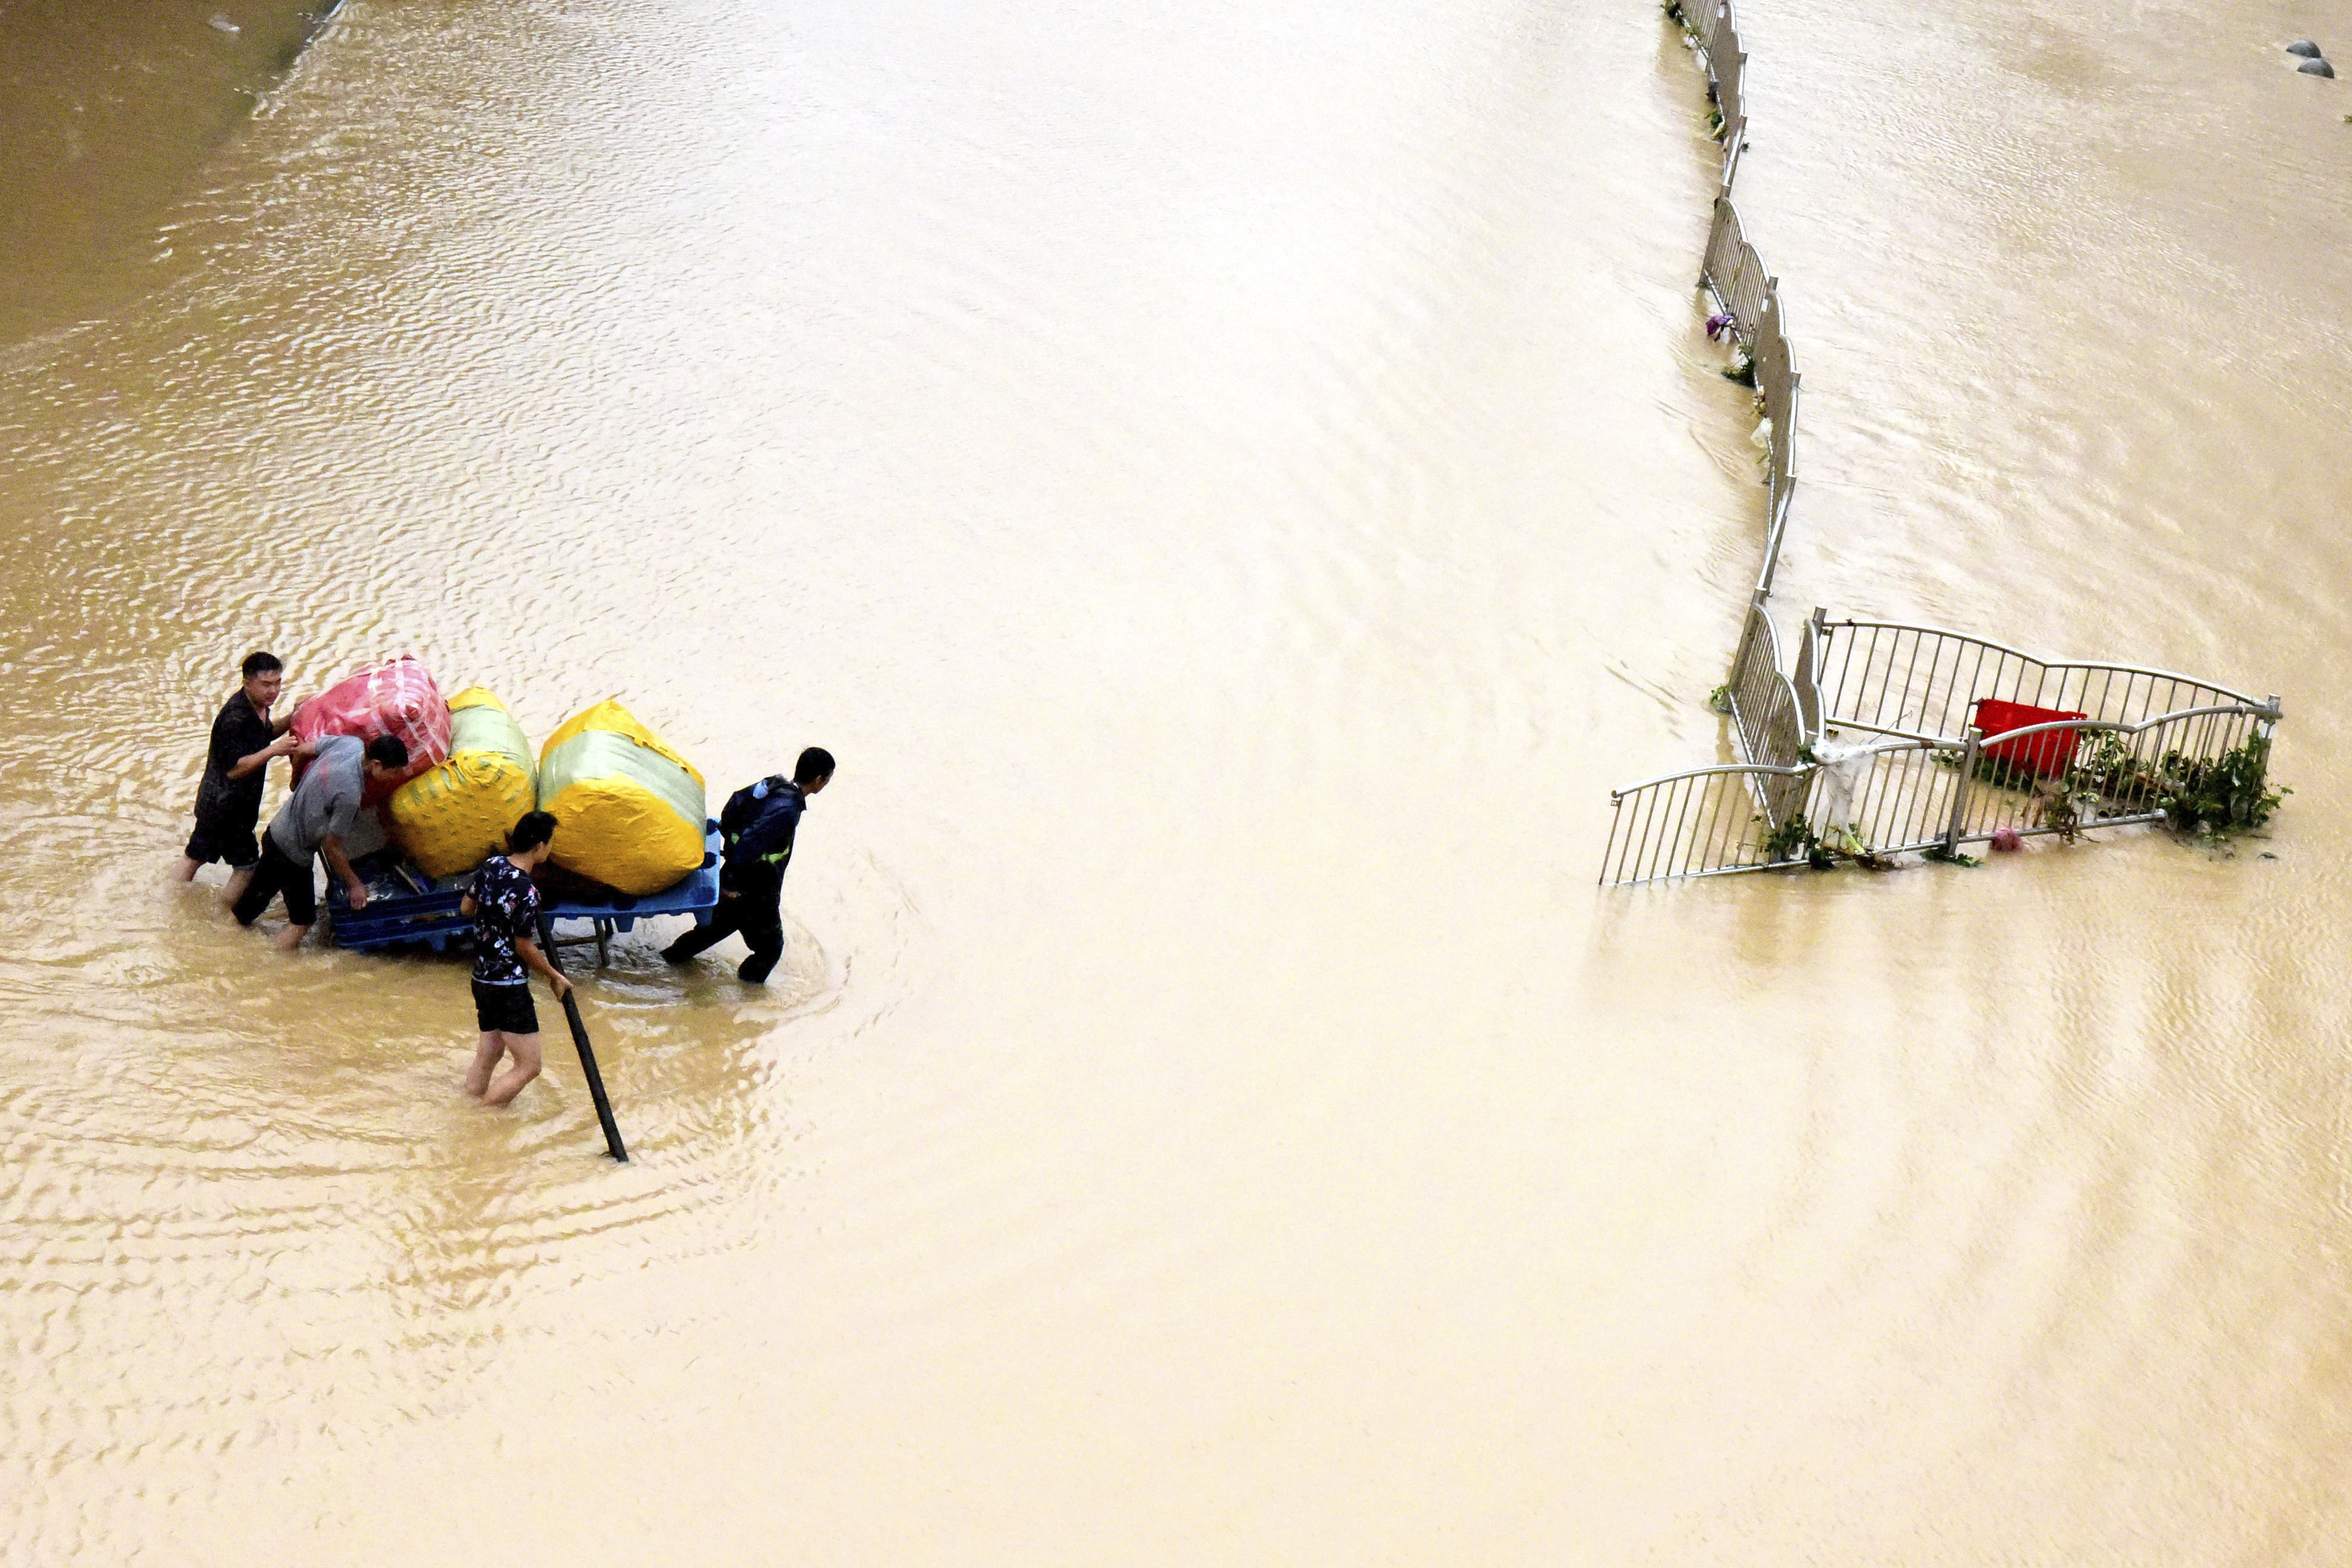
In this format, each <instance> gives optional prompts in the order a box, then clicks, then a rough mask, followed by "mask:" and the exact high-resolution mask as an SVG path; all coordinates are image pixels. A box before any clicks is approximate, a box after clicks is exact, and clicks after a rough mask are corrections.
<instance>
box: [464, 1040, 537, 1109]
mask: <svg viewBox="0 0 2352 1568" xmlns="http://www.w3.org/2000/svg"><path fill="white" fill-rule="evenodd" d="M500 1052H504V1053H505V1054H507V1055H509V1056H511V1057H513V1058H514V1064H513V1065H512V1066H510V1067H509V1068H508V1069H507V1070H506V1071H504V1072H501V1073H499V1076H498V1079H497V1081H496V1082H490V1069H491V1068H493V1067H495V1066H497V1065H498V1061H499V1054H500ZM539 1066H540V1055H539V1036H538V1035H537V1034H535V1033H534V1034H508V1033H506V1032H504V1031H503V1030H501V1031H499V1032H498V1033H496V1034H485V1035H483V1036H482V1045H481V1049H480V1050H479V1051H476V1052H475V1053H474V1066H473V1071H469V1072H467V1074H466V1092H467V1093H468V1094H478V1095H480V1096H481V1098H482V1103H483V1104H485V1105H503V1104H505V1103H508V1102H509V1101H510V1100H512V1099H513V1098H514V1097H515V1096H516V1095H518V1094H520V1093H521V1092H522V1088H523V1085H524V1084H526V1083H528V1082H530V1081H531V1080H532V1079H534V1078H536V1077H538V1076H539ZM475 1073H479V1074H480V1075H481V1077H482V1081H483V1082H484V1083H485V1085H486V1087H484V1088H481V1089H477V1088H475V1087H474V1082H475Z"/></svg>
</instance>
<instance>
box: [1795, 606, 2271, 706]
mask: <svg viewBox="0 0 2352 1568" xmlns="http://www.w3.org/2000/svg"><path fill="white" fill-rule="evenodd" d="M1816 624H1818V625H1819V626H1820V627H1821V628H1822V630H1823V631H1825V632H1838V631H1851V632H1913V633H1915V634H1916V635H1918V636H1922V637H1940V638H1943V639H1944V640H1946V641H1947V642H1952V643H1967V644H1969V646H1971V647H1977V648H1988V649H1990V650H1991V651H1992V652H1993V653H2006V654H2008V655H2009V656H2010V657H2011V658H2012V659H2017V660H2020V661H2021V662H2023V663H2025V664H2036V665H2039V666H2040V667H2041V668H2042V669H2045V670H2096V671H2099V672H2101V673H2102V674H2118V675H2143V676H2146V677H2147V679H2149V680H2152V681H2173V682H2177V683H2179V685H2184V686H2197V687H2200V688H2201V689H2202V690H2205V691H2209V692H2218V693H2220V694H2221V695H2222V696H2225V697H2229V698H2231V699H2232V700H2234V701H2237V702H2242V703H2243V704H2245V705H2246V706H2248V707H2250V708H2252V709H2254V710H2255V711H2256V712H2258V713H2259V714H2261V716H2263V717H2264V718H2268V719H2271V720H2273V721H2275V720H2277V719H2278V718H2280V717H2281V716H2283V715H2282V711H2281V708H2280V705H2279V699H2278V698H2277V696H2275V695H2272V696H2269V697H2257V696H2253V695H2250V694H2248V693H2245V692H2242V691H2236V690H2233V689H2232V688H2231V687H2229V686H2225V685H2221V683H2219V682H2218V681H2209V680H2206V679H2205V678H2204V677H2203V676H2201V675H2184V674H2180V673H2179V671H2178V670H2159V669H2158V668H2156V667H2155V666H2154V665H2151V664H2118V663H2116V661H2114V660H2112V659H2045V658H2043V657H2042V655H2041V654H2039V653H2027V652H2026V651H2025V650H2024V649H2022V648H2017V647H2012V646H2011V645H2010V644H2009V643H1996V642H1994V641H1993V640H1992V639H1991V638H1990V637H1978V636H1973V635H1971V634H1970V633H1969V632H1950V631H1947V630H1945V629H1944V628H1943V627H1941V626H1920V625H1916V624H1914V623H1912V622H1905V621H1855V620H1852V619H1848V620H1844V621H1827V620H1824V621H1821V622H1816Z"/></svg>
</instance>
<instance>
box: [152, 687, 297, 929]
mask: <svg viewBox="0 0 2352 1568" xmlns="http://www.w3.org/2000/svg"><path fill="white" fill-rule="evenodd" d="M285 678H286V677H285V674H284V670H283V667H282V666H281V665H280V664H278V659H277V656H276V655H275V654H271V653H248V654H247V655H246V658H245V686H244V688H243V689H242V690H240V691H239V692H238V693H237V694H236V695H235V696H233V697H231V698H229V699H228V701H227V702H226V703H225V704H223V705H222V706H221V710H220V716H219V717H217V718H215V719H214V720H213V738H212V746H211V748H210V750H209V751H208V752H207V753H206V755H205V777H204V781H203V782H202V783H200V784H198V785H197V786H196V831H194V832H193V833H191V834H189V835H188V847H187V849H186V850H185V851H184V852H183V853H182V854H181V856H180V863H179V866H178V867H177V869H176V870H174V871H173V875H174V876H176V877H177V878H178V879H179V880H180V881H182V882H193V881H194V880H195V875H196V868H197V867H198V866H202V865H209V864H210V863H211V862H214V861H226V862H228V867H229V877H228V887H227V890H226V895H227V898H228V901H229V902H230V903H231V904H234V903H236V899H237V895H238V894H241V893H243V892H244V891H245V887H246V883H249V882H251V881H252V880H253V868H254V865H255V863H256V862H258V861H259V860H260V859H261V846H260V845H259V844H258V843H257V842H256V841H255V840H254V836H253V825H254V823H256V822H257V821H260V820H261V787H262V784H263V783H264V781H265V780H266V779H267V777H268V772H269V759H270V758H273V757H284V756H287V755H288V754H289V753H290V752H292V751H293V749H294V746H295V741H294V737H292V736H290V735H289V734H287V733H286V727H287V725H288V724H289V722H290V721H291V720H292V718H293V714H292V712H291V710H290V709H289V712H288V714H287V716H286V717H284V718H278V719H273V718H271V717H270V716H269V709H270V707H271V706H272V705H273V704H275V703H276V702H277V701H278V687H279V686H280V685H282V684H283V683H284V681H285Z"/></svg>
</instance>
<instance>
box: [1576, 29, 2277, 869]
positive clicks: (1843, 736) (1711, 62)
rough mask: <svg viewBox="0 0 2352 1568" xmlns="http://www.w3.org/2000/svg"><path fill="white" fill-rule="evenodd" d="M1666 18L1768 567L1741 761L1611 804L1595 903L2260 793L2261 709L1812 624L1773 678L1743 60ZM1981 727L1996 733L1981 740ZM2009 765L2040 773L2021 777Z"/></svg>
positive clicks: (1736, 663)
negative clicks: (1694, 145)
mask: <svg viewBox="0 0 2352 1568" xmlns="http://www.w3.org/2000/svg"><path fill="white" fill-rule="evenodd" d="M1669 14H1670V15H1671V16H1674V17H1675V19H1676V20H1677V21H1679V22H1680V23H1681V25H1682V26H1683V29H1684V31H1685V34H1686V35H1687V36H1688V37H1689V39H1690V41H1691V44H1692V47H1693V48H1694V49H1695V50H1696V53H1697V55H1698V57H1699V63H1700V65H1701V66H1702V67H1703V68H1704V69H1705V70H1706V81H1707V96H1708V99H1710V100H1711V101H1712V102H1713V104H1714V105H1715V110H1716V115H1717V123H1716V125H1715V126H1714V127H1713V131H1714V133H1715V134H1716V135H1717V137H1718V138H1719V139H1720V140H1721V141H1722V142H1723V145H1724V155H1723V165H1722V183H1721V187H1720V189H1719V191H1718V192H1717V196H1716V201H1715V214H1714V221H1713V223H1712V224H1711V225H1710V226H1709V228H1708V231H1707V239H1706V256H1705V257H1704V259H1703V261H1702V262H1701V265H1700V268H1699V279H1698V281H1699V286H1700V287H1701V288H1703V289H1704V290H1706V294H1707V295H1708V297H1709V298H1711V299H1712V301H1713V303H1714V306H1715V312H1714V315H1713V316H1712V317H1711V319H1709V320H1708V323H1707V330H1708V334H1709V335H1710V336H1716V335H1717V334H1727V335H1728V337H1729V338H1730V340H1732V342H1733V343H1734V344H1735V346H1736V347H1737V349H1738V353H1739V356H1740V358H1741V361H1744V365H1745V369H1744V370H1742V371H1741V372H1740V376H1739V379H1741V380H1743V381H1747V382H1752V384H1753V386H1754V388H1755V392H1756V403H1757V412H1758V413H1759V415H1760V416H1761V423H1760V425H1759V432H1758V434H1759V443H1760V444H1761V446H1762V448H1763V454H1764V484H1765V486H1766V500H1765V511H1764V519H1765V525H1764V559H1763V564H1762V566H1761V567H1760V569H1759V570H1758V572H1757V577H1756V586H1755V588H1754V590H1753V591H1752V592H1751V594H1750V596H1749V600H1748V614H1747V617H1746V620H1745V622H1744V623H1743V624H1742V627H1741V630H1740V637H1739V645H1738V650H1737V651H1736V652H1735V653H1734V654H1733V656H1732V664H1731V678H1730V680H1729V681H1728V682H1727V683H1726V684H1725V687H1724V691H1723V694H1722V695H1723V697H1724V703H1723V706H1724V709H1725V711H1726V713H1727V716H1728V717H1729V720H1730V723H1729V726H1728V729H1729V732H1730V738H1731V745H1732V749H1733V752H1734V753H1735V755H1736V756H1737V758H1738V760H1737V761H1735V762H1732V763H1727V764H1720V765H1717V766H1715V767H1710V768H1693V769H1691V770H1689V771H1687V772H1684V773H1676V774H1671V775H1668V776H1667V777H1665V778H1663V779H1650V780H1648V781H1647V782H1645V783H1642V784H1636V785H1634V786H1633V787H1632V788H1631V789H1620V790H1617V791H1615V792H1614V793H1612V795H1611V796H1610V803H1611V807H1612V819H1611V823H1610V837H1609V849H1608V852H1607V855H1606V856H1605V858H1604V861H1603V863H1602V868H1601V882H1602V883H1632V882H1650V881H1655V880H1657V879H1660V878H1663V877H1677V876H1712V875H1717V874H1720V873H1726V872H1738V871H1761V870H1765V869H1768V868H1769V867H1771V866H1774V865H1786V864H1791V863H1799V862H1804V861H1806V860H1808V859H1810V860H1812V861H1814V862H1819V861H1821V860H1822V858H1824V856H1828V857H1830V858H1835V857H1838V856H1843V857H1845V858H1850V859H1856V860H1863V861H1867V862H1873V863H1882V862H1885V860H1886V859H1888V858H1890V857H1893V856H1895V855H1900V854H1906V853H1916V852H1936V851H1941V852H1945V853H1953V852H1957V851H1958V847H1959V846H1960V845H1961V844H1962V843H1966V842H1973V841H1983V840H1985V839H1988V838H1990V837H1991V836H1992V835H1993V834H1994V833H1995V832H1996V831H2000V830H2003V829H2009V830H2013V831H2016V832H2018V833H2019V834H2021V835H2023V834H2028V833H2060V834H2063V835H2065V836H2067V837H2070V838H2071V837H2073V836H2074V834H2076V833H2078V832H2081V831H2083V830H2084V829H2085V828H2089V827H2112V826H2118V825H2121V824H2124V823H2127V822H2144V821H2154V820H2156V819H2158V817H2161V816H2163V815H2165V814H2166V812H2167V810H2168V803H2169V802H2171V801H2172V800H2173V799H2174V796H2175V794H2176V793H2177V792H2179V790H2180V789H2183V788H2184V787H2185V780H2187V779H2189V777H2190V776H2191V775H2192V774H2196V773H2197V772H2198V770H2200V769H2210V768H2216V767H2219V766H2221V764H2222V760H2223V759H2224V758H2231V766H2233V767H2236V768H2240V769H2241V770H2243V769H2245V768H2252V769H2253V780H2254V781H2253V783H2252V786H2251V787H2252V789H2255V790H2256V791H2259V790H2260V789H2261V788H2262V777H2263V771H2264V770H2266V769H2267V767H2268V759H2269V755H2270V742H2271V736H2272V732H2273V729H2274V728H2275V727H2276V725H2277V723H2278V720H2279V702H2278V698H2277V697H2275V696H2273V697H2269V698H2267V699H2265V700H2263V701H2261V702H2257V701H2255V700H2254V699H2253V698H2252V697H2251V696H2249V695H2246V694H2245V693H2243V692H2236V691H2231V690H2230V689H2229V688H2227V687H2225V686H2220V685H2214V684H2213V683H2212V682H2210V681H2202V680H2197V679H2194V678H2192V677H2190V676H2187V675H2179V674H2171V673H2170V672H2168V671H2163V670H2151V669H2145V668H2141V667H2139V666H2137V665H2131V664H2110V663H2104V662H2098V661H2090V660H2064V659H2060V660H2045V659H2040V658H2036V657H2035V656H2033V655H2032V654H2029V653H2021V652H2020V651H2018V650H2017V649H2014V648H2011V647H2008V646H2005V645H2004V644H2001V643H1993V642H1990V641H1988V640H1986V639H1984V638H1981V637H1971V636H1969V635H1966V634H1965V633H1962V632H1946V631H1940V630H1937V629H1936V628H1934V627H1927V626H1911V625H1904V624H1901V623H1898V622H1885V621H1855V620H1847V621H1837V622H1832V621H1831V620H1830V619H1829V618H1828V616H1827V615H1826V614H1825V613H1824V612H1822V611H1820V610H1816V611H1814V612H1813V614H1812V617H1811V619H1810V620H1809V621H1807V622H1804V624H1803V627H1802V631H1801V638H1800V640H1799V642H1798V644H1797V657H1796V661H1795V663H1794V664H1793V665H1792V664H1790V663H1789V662H1787V661H1786V660H1784V658H1783V657H1782V650H1781V646H1780V634H1779V632H1778V631H1777V630H1776V629H1775V627H1774V624H1773V621H1772V615H1771V598H1772V590H1773V584H1774V580H1775V578H1776V576H1777V575H1778V572H1779V570H1780V551H1781V548H1782V545H1783V544H1784V543H1785V541H1786V539H1787V537H1788V527H1789V517H1790V501H1791V498H1792V497H1793V496H1794V495H1795V492H1796V486H1797V461H1796V441H1797V408H1798V401H1799V393H1800V390H1801V384H1802V377H1801V376H1800V374H1799V373H1798V371H1797V368H1796V361H1795V356H1794V355H1793V354H1792V353H1791V351H1790V344H1789V337H1788V331H1787V321H1786V318H1785V315H1784V312H1783V310H1782V307H1781V300H1780V280H1779V279H1778V278H1776V277H1773V276H1772V274H1771V272H1770V270H1769V268H1768V267H1765V265H1764V258H1763V257H1762V256H1759V255H1758V254H1757V250H1756V247H1755V246H1754V245H1752V244H1750V243H1749V241H1748V235H1747V231H1746V229H1745V227H1744V226H1743V225H1742V224H1741V222H1740V217H1739V213H1738V209H1737V208H1736V207H1734V206H1733V205H1732V202H1731V186H1732V182H1733V179H1734V177H1735V175H1736V174H1737V173H1738V166H1739V154H1740V150H1741V147H1742V145H1743V140H1744V135H1745V132H1746V130H1747V125H1748V83H1747V68H1748V55H1747V52H1746V50H1744V49H1743V48H1741V47H1740V42H1739V29H1738V23H1737V21H1736V20H1735V19H1734V17H1733V15H1732V10H1731V5H1730V4H1729V0H1676V3H1675V4H1674V5H1670V6H1669ZM1987 703H2006V704H2010V705H2013V706H2012V708H2011V710H2008V711H2004V710H2002V709H2000V708H1991V709H1987V708H1985V706H1984V705H1985V704H1987ZM2035 710H2039V711H2038V712H2037V711H2035ZM1987 715H1992V716H1997V718H1998V720H1999V722H2002V723H2005V724H2007V725H2008V726H2009V728H2008V729H2007V730H2006V731H2005V732H2004V733H2001V734H1997V735H1992V736H1987V735H1985V734H1984V733H1982V730H1981V727H1980V723H1979V721H1980V720H1981V719H1984V718H1985V717H1986V716H1987ZM2051 715H2059V716H2062V717H2050V716H2051ZM2021 716H2022V717H2026V718H2034V719H2037V720H2040V721H2041V722H2037V723H2032V724H2021V723H2020V722H2019V719H2020V718H2021ZM2063 716H2071V717H2063ZM2020 746H2022V747H2027V748H2028V750H2029V751H2030V753H2031V756H2032V759H2033V761H2034V763H2035V767H2034V768H2027V767H2023V766H2021V765H2020V763H2019V761H2018V758H2020V757H2021V755H2025V754H2023V753H2021V752H2020V751H2019V750H2018V749H2017V748H2018V747H2020ZM2233 754H2234V755H2233ZM2037 769H2038V770H2037Z"/></svg>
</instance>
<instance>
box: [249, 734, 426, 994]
mask: <svg viewBox="0 0 2352 1568" xmlns="http://www.w3.org/2000/svg"><path fill="white" fill-rule="evenodd" d="M294 755H295V756H296V757H297V758H301V757H306V756H307V757H309V758H310V768H309V769H308V770H307V771H306V772H304V774H303V775H302V781H301V782H300V783H299V784H297V785H295V786H294V793H293V794H292V795H290V796H289V797H288V798H287V801H286V804H285V805H283V806H281V807H279V808H278V815H276V816H275V817H272V818H271V819H270V820H269V831H268V832H266V833H264V834H262V835H261V863H260V864H258V865H257V866H255V867H254V870H253V880H252V881H251V882H249V883H247V884H246V888H245V892H244V893H243V894H241V895H239V897H238V898H237V901H236V923H237V924H238V925H252V924H253V923H254V922H255V921H257V920H258V919H260V918H261V912H262V911H263V910H265V909H267V908H268V907H269V901H270V900H271V899H273V898H276V897H278V895H279V894H284V895H285V899H286V929H285V930H283V931H281V932H279V933H278V946H279V947H280V948H282V949H283V950H285V951H287V952H289V953H290V952H292V951H293V950H294V949H295V948H296V947H298V946H300V945H301V941H302V938H303V936H306V935H307V934H308V933H309V932H310V926H311V924H312V923H313V922H314V921H316V920H317V919H318V918H319V894H318V888H317V878H316V874H315V873H314V872H313V870H312V866H313V863H314V861H315V859H316V857H318V856H320V855H324V856H326V857H327V868H328V869H329V870H330V871H331V872H333V873H335V874H336V875H337V876H339V877H341V878H342V879H343V887H344V889H345V890H346V891H347V892H349V893H350V894H351V898H352V908H353V909H364V908H366V907H367V901H368V891H367V883H363V882H362V881H361V880H360V877H359V873H357V872H355V871H353V870H352V861H351V857H350V856H349V855H347V854H345V853H344V852H343V841H344V840H345V839H347V838H349V837H350V836H351V832H352V823H353V822H354V821H357V820H358V818H359V814H360V796H361V795H362V793H363V792H364V791H365V790H366V789H367V787H368V785H369V784H371V783H373V782H375V781H377V780H380V779H381V780H389V779H397V778H399V777H400V774H401V771H402V769H404V768H406V767H407V766H408V747H406V746H404V745H403V744H402V743H401V739H400V737H398V736H396V735H379V736H377V737H375V738H374V739H373V740H371V741H369V742H368V743H367V744H366V745H365V746H362V745H361V744H360V741H359V737H356V736H350V735H322V736H320V737H319V738H318V739H317V740H316V741H305V742H304V743H303V744H302V745H301V746H299V747H296V748H295V752H294Z"/></svg>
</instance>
